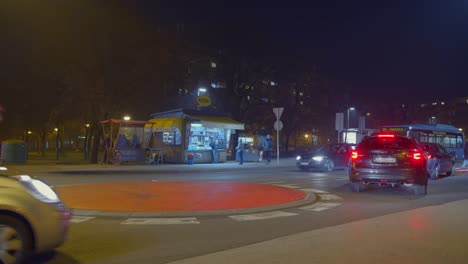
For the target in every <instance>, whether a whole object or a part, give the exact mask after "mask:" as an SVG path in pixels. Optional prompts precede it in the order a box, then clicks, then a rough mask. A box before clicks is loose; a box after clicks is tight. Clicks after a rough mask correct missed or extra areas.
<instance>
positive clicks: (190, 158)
mask: <svg viewBox="0 0 468 264" xmlns="http://www.w3.org/2000/svg"><path fill="white" fill-rule="evenodd" d="M187 164H188V165H193V154H192V153H189V154H187Z"/></svg>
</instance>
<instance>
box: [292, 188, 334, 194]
mask: <svg viewBox="0 0 468 264" xmlns="http://www.w3.org/2000/svg"><path fill="white" fill-rule="evenodd" d="M299 190H300V191H303V192H306V193H328V192H326V191H322V190H317V189H307V188H306V189H299Z"/></svg>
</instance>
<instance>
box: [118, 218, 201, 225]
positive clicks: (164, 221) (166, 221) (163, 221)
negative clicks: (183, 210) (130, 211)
mask: <svg viewBox="0 0 468 264" xmlns="http://www.w3.org/2000/svg"><path fill="white" fill-rule="evenodd" d="M121 224H122V225H185V224H200V222H199V221H198V220H197V218H195V217H186V218H129V219H127V220H125V221H123V222H122V223H121Z"/></svg>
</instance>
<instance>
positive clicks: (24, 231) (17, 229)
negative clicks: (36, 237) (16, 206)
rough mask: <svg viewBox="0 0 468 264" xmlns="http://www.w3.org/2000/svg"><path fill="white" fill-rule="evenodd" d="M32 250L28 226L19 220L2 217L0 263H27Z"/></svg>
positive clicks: (7, 216) (0, 226) (0, 218)
mask: <svg viewBox="0 0 468 264" xmlns="http://www.w3.org/2000/svg"><path fill="white" fill-rule="evenodd" d="M32 250H33V239H32V234H31V231H30V229H29V228H28V226H27V225H26V224H25V223H24V222H23V221H21V220H20V219H18V218H15V217H12V216H9V215H0V263H4V264H11V263H25V262H26V261H27V258H28V257H29V255H30V254H31V253H32Z"/></svg>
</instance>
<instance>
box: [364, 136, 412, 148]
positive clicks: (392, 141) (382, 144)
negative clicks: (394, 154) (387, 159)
mask: <svg viewBox="0 0 468 264" xmlns="http://www.w3.org/2000/svg"><path fill="white" fill-rule="evenodd" d="M358 148H359V149H362V150H372V149H415V148H418V147H417V145H416V143H415V142H414V141H412V140H411V139H408V138H403V137H397V138H376V137H369V138H366V139H364V140H363V141H362V142H361V143H360V144H359V147H358Z"/></svg>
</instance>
